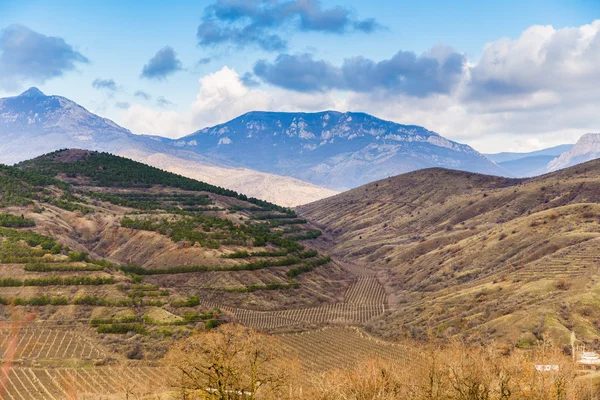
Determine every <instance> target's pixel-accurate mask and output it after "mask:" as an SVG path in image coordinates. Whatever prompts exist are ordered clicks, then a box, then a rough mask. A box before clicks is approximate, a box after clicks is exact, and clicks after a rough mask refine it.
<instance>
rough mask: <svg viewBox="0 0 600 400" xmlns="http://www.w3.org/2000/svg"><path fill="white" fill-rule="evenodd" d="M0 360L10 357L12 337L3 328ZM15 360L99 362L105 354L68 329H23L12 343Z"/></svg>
mask: <svg viewBox="0 0 600 400" xmlns="http://www.w3.org/2000/svg"><path fill="white" fill-rule="evenodd" d="M0 336H1V337H2V339H1V340H0V360H2V359H4V358H6V357H7V352H8V349H9V343H10V342H11V341H12V336H11V335H10V331H9V330H8V329H0ZM13 344H14V346H15V347H14V348H15V353H14V359H15V360H21V359H30V360H39V359H88V360H89V359H100V358H104V357H105V356H106V354H105V352H104V351H102V350H100V349H99V348H98V347H97V346H95V345H93V344H92V343H90V342H89V341H88V340H87V339H85V338H83V337H82V336H81V335H79V334H78V333H76V332H74V331H72V330H67V329H56V328H52V329H44V328H41V329H23V330H22V331H21V332H20V333H19V337H18V339H17V340H16V342H13Z"/></svg>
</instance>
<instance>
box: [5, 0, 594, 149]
mask: <svg viewBox="0 0 600 400" xmlns="http://www.w3.org/2000/svg"><path fill="white" fill-rule="evenodd" d="M273 4H275V6H274V5H273ZM279 6H281V7H279ZM211 7H212V8H211ZM269 7H270V8H269ZM211 10H212V11H211ZM214 10H217V11H214ZM240 10H241V11H240ZM211 12H212V14H210V13H211ZM207 13H209V14H210V18H208V17H206V15H207ZM242 14H243V15H242ZM269 17H273V18H272V19H271V18H269ZM599 18H600V2H598V1H597V0H572V1H561V0H546V1H538V0H529V1H527V2H522V1H513V0H507V1H498V2H481V1H470V0H469V1H466V0H464V1H454V2H452V4H451V5H449V2H447V1H434V0H423V1H418V2H408V1H388V0H381V1H371V2H365V1H329V0H328V1H322V2H318V1H316V0H312V1H311V0H289V1H288V0H285V1H284V0H281V1H274V2H271V3H270V5H269V4H265V3H261V2H260V1H258V0H257V1H254V2H253V1H246V2H243V1H239V0H238V1H234V0H216V1H176V2H164V1H145V2H141V1H137V2H133V1H131V2H123V1H111V0H108V1H99V2H95V1H74V0H73V1H70V0H64V1H54V2H50V1H32V0H23V1H7V0H0V29H2V30H4V32H5V37H6V36H7V34H6V29H7V28H9V27H11V26H14V25H15V24H18V25H20V26H23V27H25V28H27V29H28V30H30V31H32V32H35V33H36V34H39V35H43V36H35V38H38V39H39V40H41V43H42V45H43V46H45V43H50V42H48V41H43V38H44V37H55V38H61V39H63V40H64V43H65V45H66V46H69V48H68V49H67V50H66V51H67V53H68V52H69V51H72V52H73V54H76V58H71V59H62V60H61V61H62V62H65V63H66V64H64V65H62V64H60V63H59V64H56V67H55V68H56V69H55V70H52V71H41V70H39V69H33V68H27V67H25V68H23V69H22V70H20V66H19V65H16V64H15V63H13V62H10V63H8V62H6V60H5V63H4V65H3V64H2V61H0V96H2V97H4V96H8V95H15V94H18V93H19V92H21V91H22V90H24V89H26V88H27V87H28V86H32V85H35V86H37V87H39V88H40V89H41V90H43V91H44V92H46V93H48V94H60V95H63V96H65V97H68V98H70V99H72V100H74V101H76V102H78V103H80V104H81V105H83V106H85V107H87V108H89V109H90V110H92V111H94V112H96V113H99V114H101V115H103V116H106V117H108V118H111V119H114V120H115V121H116V122H118V123H120V124H122V125H124V126H126V127H128V128H130V129H131V130H132V131H134V132H135V133H152V134H162V135H165V136H171V137H177V136H180V135H182V134H184V133H191V132H192V131H193V130H196V129H200V128H202V127H204V125H210V124H212V123H217V122H222V121H221V119H227V118H229V117H234V116H235V115H230V114H228V113H227V112H224V111H223V110H221V109H219V110H215V109H214V108H211V107H210V106H207V104H208V103H211V102H213V103H215V104H218V105H219V107H221V108H229V109H231V111H232V112H235V111H245V110H246V109H247V108H248V107H251V106H252V105H253V104H255V105H256V106H263V107H265V108H272V109H282V110H307V111H313V110H317V109H319V108H320V107H325V108H341V109H348V110H353V111H367V112H372V113H374V114H375V115H377V116H380V117H383V118H386V119H392V120H395V121H398V122H402V123H407V124H409V123H410V124H418V125H424V126H426V127H428V128H430V129H433V130H436V131H438V132H439V133H440V134H442V135H444V136H446V137H449V138H451V139H456V140H460V141H462V142H466V143H469V144H472V145H474V146H475V147H476V148H478V149H481V150H482V151H493V150H494V149H496V148H497V147H498V145H499V144H500V143H501V144H502V145H503V146H504V147H505V148H504V149H506V150H529V149H534V148H539V147H542V146H545V145H553V144H557V143H560V142H564V141H568V142H572V141H574V140H575V139H576V138H577V137H578V135H580V134H582V133H585V132H586V131H587V130H590V129H596V131H600V126H598V125H600V121H598V120H597V119H595V118H594V117H593V115H590V116H588V115H587V114H585V113H583V111H582V108H586V107H578V108H577V109H575V110H566V111H568V112H569V113H570V114H571V115H577V118H576V119H575V118H573V119H571V118H564V120H561V121H560V123H559V124H553V125H552V126H549V127H548V129H542V127H535V126H533V125H534V124H533V123H532V119H533V120H534V121H535V119H536V118H539V119H540V120H541V119H543V118H544V113H543V110H542V111H540V110H541V108H543V109H547V108H548V107H549V106H550V105H553V106H556V107H558V106H559V105H561V106H564V104H562V103H561V101H559V100H560V99H567V98H568V99H571V100H573V99H576V98H577V99H579V98H580V97H582V98H583V97H584V95H585V97H586V98H588V99H589V95H588V94H586V93H584V91H585V89H582V88H585V87H586V86H587V85H585V84H583V83H584V82H585V83H588V84H592V83H593V84H595V83H598V82H597V81H596V79H597V77H598V76H597V74H593V73H590V74H586V76H583V77H582V76H564V80H567V81H569V82H572V83H573V84H572V85H569V87H566V88H565V87H562V86H561V87H552V83H551V82H550V83H549V82H546V81H540V82H537V83H536V85H537V86H536V85H533V86H535V87H529V86H528V84H527V83H526V82H528V79H526V78H527V77H520V76H516V75H515V74H514V71H511V70H508V67H507V70H506V71H496V70H495V71H492V72H490V71H491V70H490V68H492V67H489V65H492V66H493V65H496V64H497V61H494V60H491V61H490V63H489V64H485V65H484V63H483V61H481V60H484V59H486V58H487V59H489V56H490V52H488V53H486V51H485V49H486V47H485V46H486V44H487V43H496V44H497V45H498V46H499V47H498V48H497V49H496V50H494V51H495V53H494V54H498V51H500V52H502V54H503V57H505V58H506V60H510V59H511V57H512V58H513V59H519V57H520V58H523V55H522V54H519V53H518V52H519V51H528V50H527V49H528V48H529V49H533V50H531V51H532V54H529V55H528V56H531V57H534V56H535V54H533V52H534V50H535V49H539V47H536V45H531V40H535V38H537V37H541V36H543V39H540V40H542V42H543V43H542V46H547V47H548V48H552V49H554V48H556V46H558V44H557V43H559V44H560V45H561V46H566V47H567V48H568V46H571V47H572V48H575V47H577V46H581V43H582V41H583V42H585V43H584V45H585V46H587V50H586V51H587V52H588V53H590V54H591V53H592V52H593V50H594V44H593V43H595V41H594V40H592V41H591V42H590V40H589V37H588V36H589V31H590V30H592V31H594V32H595V29H596V25H595V24H594V21H595V20H597V19H599ZM207 21H209V22H210V23H211V24H216V25H217V26H218V27H219V29H221V30H220V31H219V35H220V36H219V35H217V36H219V37H218V38H217V39H215V36H214V31H213V30H212V28H213V25H210V26H209V25H208V22H207ZM534 26H551V27H552V29H553V30H554V33H551V32H548V31H544V32H542V34H541V36H540V35H539V34H536V33H535V32H533V33H532V34H531V35H528V38H527V40H525V39H523V43H524V45H523V46H521V45H520V44H519V43H518V42H515V43H513V45H511V49H509V50H507V53H506V54H505V53H504V50H498V49H500V48H501V49H504V45H502V43H500V42H499V41H501V40H502V38H510V39H512V40H513V41H518V40H519V38H521V37H523V36H524V35H523V33H524V32H527V30H528V29H531V28H532V27H534ZM586 26H590V27H591V28H589V29H588V28H585V27H586ZM598 26H600V25H598ZM199 27H204V28H205V29H204V31H205V32H208V33H205V34H204V36H202V37H200V36H199V35H198V31H199ZM240 27H242V28H244V27H250V28H251V30H245V31H239V32H241V33H239V32H238V31H233V30H232V29H238V28H240ZM567 29H576V30H577V32H579V34H573V35H570V34H569V35H568V34H567V33H568V32H570V31H567ZM540 31H541V30H540ZM11 32H12V34H13V37H14V36H15V35H17V33H15V32H14V31H11ZM19 32H21V33H22V32H25V31H19ZM26 32H29V31H26ZM223 32H226V35H224V34H223ZM232 32H233V33H232ZM561 32H563V33H564V35H561ZM227 35H229V36H227ZM224 36H227V37H226V38H225V39H224ZM563 36H565V37H568V38H567V39H564V38H563V39H561V38H562V37H563ZM598 36H599V37H600V35H598ZM273 38H275V39H276V40H272V39H273ZM532 38H533V39H532ZM36 40H37V39H36ZM267 42H268V43H267ZM281 42H284V43H285V48H284V47H282V46H280V47H279V48H271V49H267V48H266V47H267V46H275V47H276V46H277V44H278V43H281ZM598 42H600V39H598ZM273 43H275V44H273ZM578 43H579V44H578ZM590 43H591V44H590ZM1 46H2V45H1V44H0V54H1V53H2V52H4V53H6V54H10V55H12V54H17V55H20V54H21V53H20V52H19V51H20V50H19V49H14V48H12V50H11V51H12V52H9V50H7V48H4V49H3V48H2V47H1ZM48 46H50V45H48ZM432 49H437V50H435V51H434V50H432ZM63 50H64V48H63ZM538 51H539V50H538ZM511 52H512V53H511ZM412 53H414V54H412ZM61 54H62V56H63V57H69V55H68V54H67V55H65V53H64V52H63V53H61ZM69 54H70V53H69ZM586 54H587V53H586ZM395 56H396V57H395ZM413 56H414V57H413ZM77 57H79V58H77ZM353 57H362V58H361V59H353V62H348V59H351V58H353ZM452 57H454V58H452ZM574 57H575V56H574ZM17 58H18V57H17ZM580 58H581V57H579V56H577V60H578V62H584V63H585V65H587V66H588V67H589V63H592V64H591V65H592V66H594V65H595V64H594V63H596V62H597V58H594V56H593V55H590V56H589V57H587V58H585V60H583V61H581V59H580ZM28 60H29V58H28V56H27V57H23V60H22V62H28ZM449 60H450V61H452V60H453V61H452V62H450V61H449ZM358 61H360V62H358ZM382 61H383V63H381V62H382ZM432 63H433V64H435V65H436V66H437V67H435V68H439V69H435V70H430V68H433V67H431V65H432ZM48 64H49V65H54V63H53V62H48ZM509 64H510V63H509V62H506V65H507V66H508V65H509ZM258 65H260V66H261V68H258V67H257V66H258ZM486 65H488V68H487V69H486V68H484V67H485V66H486ZM390 66H391V67H390ZM595 66H597V67H598V69H600V65H595ZM537 67H539V68H540V71H542V72H543V71H546V70H547V71H548V74H549V75H551V76H554V74H558V73H561V71H562V73H564V68H559V67H556V63H555V62H553V63H551V64H544V63H541V64H540V65H538V66H537ZM2 68H4V69H5V71H4V73H3V71H2ZM390 68H396V70H393V71H390ZM552 68H555V70H551V69H552ZM19 70H20V71H21V72H18V71H19ZM423 70H428V71H430V72H431V71H433V72H431V73H423V72H422V71H423ZM11 71H12V72H11ZM23 71H31V72H30V73H29V75H25V72H23ZM232 71H235V72H232ZM465 71H466V72H465ZM11 73H12V74H13V75H14V76H18V78H11V79H9V78H8V77H10V74H11ZM246 73H249V75H247V78H248V79H247V80H243V79H241V78H242V77H243V76H244V74H246ZM2 74H4V75H5V77H6V79H5V80H4V81H3V80H2V77H1V75H2ZM398 74H401V75H402V77H401V79H400V80H398V77H399V75H398ZM465 74H466V75H468V76H467V78H464V75H465ZM490 74H491V75H490ZM494 74H496V75H494ZM499 76H502V79H501V80H502V82H500V83H501V84H500V85H499V84H498V82H499V79H500V78H499ZM473 77H481V78H477V79H479V81H478V82H479V83H478V84H477V85H474V84H472V83H469V84H468V85H467V84H465V83H463V81H464V80H465V79H466V80H468V81H469V82H472V81H473V82H474V81H475V80H474V79H473ZM507 77H508V78H507ZM236 79H239V80H240V82H242V85H243V87H242V86H239V83H238V82H237V81H236ZM507 79H510V82H509V81H507ZM554 79H556V76H554ZM529 80H537V78H536V79H529ZM199 81H200V82H202V83H199ZM3 82H4V83H3ZM524 82H525V83H524ZM253 83H255V84H258V85H254V84H253ZM526 86H527V87H526ZM563 86H564V85H563ZM499 87H500V88H499ZM203 88H204V89H203ZM210 88H212V90H211V89H210ZM371 88H372V90H371ZM140 91H141V92H144V93H146V94H147V95H149V96H150V98H149V99H145V98H144V97H143V96H135V93H136V92H140ZM222 92H226V94H225V95H221V93H222ZM467 92H468V93H467ZM508 94H510V96H509V95H508ZM215 96H216V97H215ZM507 96H508V97H507ZM491 99H493V100H494V104H491V102H492V100H491ZM557 99H558V100H557ZM591 100H594V99H591ZM381 102H385V104H386V107H381ZM557 102H558V103H557ZM559 103H561V104H559ZM571 103H573V101H570V104H571ZM230 104H231V106H229V105H230ZM507 104H517V105H518V107H517V108H519V112H518V113H517V111H515V110H514V109H513V108H511V107H512V106H511V107H507ZM459 108H460V112H458V111H457V110H458V109H459ZM596 109H597V108H596ZM427 110H432V111H431V115H429V114H427ZM440 110H442V111H444V112H446V113H450V114H448V115H449V116H444V117H438V119H436V115H438V116H440V115H443V113H440ZM378 111H380V112H379V113H378ZM546 112H551V111H546ZM505 113H512V114H511V115H510V116H509V117H507V116H506V115H505V116H504V117H503V116H502V114H505ZM582 113H583V114H585V115H583V114H582ZM378 114H379V115H378ZM513 114H514V115H513ZM453 118H456V121H454V122H452V123H450V122H448V121H450V120H453ZM141 119H143V123H141V122H140V120H141ZM582 119H583V120H585V123H582ZM503 120H504V121H503ZM462 121H468V122H467V123H465V122H462ZM473 121H476V122H473ZM467 125H468V126H467ZM541 125H544V124H541ZM174 127H176V128H174Z"/></svg>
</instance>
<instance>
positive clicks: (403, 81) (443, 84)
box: [254, 49, 467, 96]
mask: <svg viewBox="0 0 600 400" xmlns="http://www.w3.org/2000/svg"><path fill="white" fill-rule="evenodd" d="M466 61H467V60H466V57H465V56H464V55H463V54H460V53H457V52H454V51H453V50H452V49H450V50H449V51H448V50H447V49H446V51H437V50H436V49H432V50H431V51H430V52H429V53H426V54H423V55H421V56H417V55H416V54H415V53H413V52H408V51H399V52H398V53H396V54H395V55H394V56H393V57H392V58H390V59H388V60H382V61H378V62H376V61H373V60H369V59H367V58H365V57H354V58H349V59H346V60H345V61H344V62H343V64H342V65H341V66H340V67H337V66H334V65H332V64H330V63H328V62H326V61H324V60H314V59H313V57H312V56H311V55H310V54H301V55H289V54H282V55H280V56H278V57H277V58H276V60H275V61H274V62H273V63H269V62H268V61H266V60H259V61H258V62H257V63H256V64H255V66H254V74H255V75H256V76H258V77H259V78H261V79H262V80H263V81H265V82H267V83H270V84H272V85H276V86H280V87H283V88H286V89H290V90H297V91H301V92H313V91H326V90H332V89H339V90H350V91H354V92H373V91H375V90H384V91H386V92H389V93H391V94H396V95H398V94H408V95H411V96H426V95H428V94H431V93H448V92H450V91H451V90H452V89H453V88H454V87H455V86H456V85H457V84H458V83H459V81H460V79H461V78H462V76H463V75H464V70H465V65H466Z"/></svg>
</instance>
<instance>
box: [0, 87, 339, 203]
mask: <svg viewBox="0 0 600 400" xmlns="http://www.w3.org/2000/svg"><path fill="white" fill-rule="evenodd" d="M0 139H1V141H0V162H1V163H5V164H14V163H17V162H20V161H24V160H27V159H30V158H34V157H36V156H39V155H42V154H45V153H48V152H51V151H54V150H58V149H62V148H81V149H87V150H98V151H104V152H109V153H112V154H118V155H121V156H124V157H128V158H131V159H134V160H137V161H140V162H144V163H147V164H150V165H152V166H155V167H159V168H162V169H166V170H170V171H173V172H176V173H179V174H181V175H185V176H188V177H190V178H194V179H198V180H202V181H205V182H208V183H211V184H214V185H219V186H224V187H227V188H229V189H233V190H236V191H239V192H242V193H245V194H247V195H249V196H251V197H258V198H263V199H267V200H272V201H276V202H277V203H278V204H282V205H285V206H295V205H297V204H301V203H304V202H310V201H314V200H317V199H320V198H323V197H327V196H330V195H332V194H335V193H336V192H335V191H333V190H330V189H326V188H322V187H318V186H316V185H313V184H310V183H308V182H303V181H299V180H297V179H293V178H290V177H285V176H278V175H273V174H268V173H264V172H259V171H253V170H249V169H247V168H244V167H242V166H240V165H235V164H233V163H229V164H227V163H225V162H215V161H214V160H209V159H208V158H206V157H204V156H202V155H200V154H197V153H194V152H190V151H186V150H184V149H180V148H178V147H177V146H172V145H169V144H165V143H163V141H162V140H161V138H156V137H152V136H144V135H135V134H133V133H132V132H130V131H129V130H127V129H125V128H123V127H121V126H119V125H117V124H116V123H114V122H113V121H111V120H109V119H106V118H102V117H99V116H98V115H95V114H93V113H91V112H89V111H88V110H86V109H85V108H83V107H81V106H80V105H78V104H76V103H75V102H73V101H71V100H69V99H67V98H64V97H61V96H46V95H45V94H44V93H42V92H41V91H40V90H38V89H37V88H31V89H29V90H27V91H25V92H24V93H22V94H21V95H19V96H15V97H8V98H3V99H0Z"/></svg>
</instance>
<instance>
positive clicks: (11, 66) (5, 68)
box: [0, 25, 89, 89]
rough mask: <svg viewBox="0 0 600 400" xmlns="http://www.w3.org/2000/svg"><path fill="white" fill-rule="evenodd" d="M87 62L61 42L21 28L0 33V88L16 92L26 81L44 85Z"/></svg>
mask: <svg viewBox="0 0 600 400" xmlns="http://www.w3.org/2000/svg"><path fill="white" fill-rule="evenodd" d="M87 63H89V60H88V59H87V57H85V56H84V55H83V54H81V53H80V52H79V51H77V50H75V49H74V48H73V47H72V46H71V45H70V44H68V43H67V42H65V40H64V39H62V38H59V37H53V36H46V35H44V34H41V33H38V32H35V31H33V30H31V29H29V28H27V27H26V26H23V25H11V26H9V27H7V28H5V29H3V30H2V31H0V86H2V87H4V88H7V89H17V88H19V87H21V86H22V85H23V84H24V83H26V82H36V83H44V82H46V81H48V80H50V79H52V78H57V77H60V76H63V75H64V74H65V73H66V72H69V71H73V70H74V69H75V68H76V67H77V64H87Z"/></svg>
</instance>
